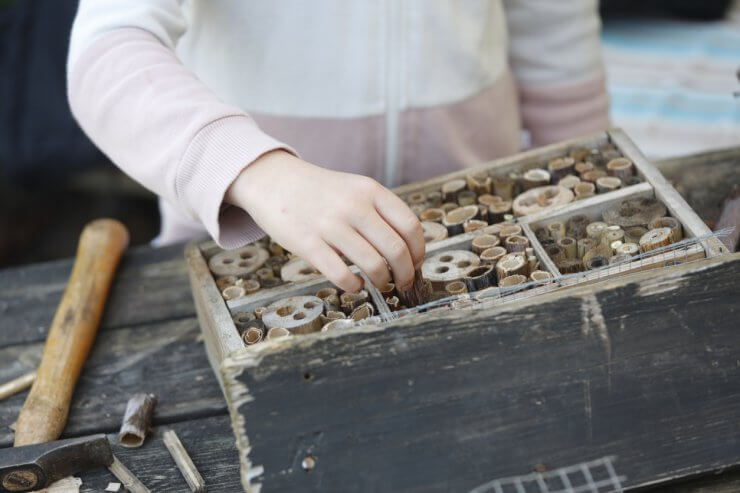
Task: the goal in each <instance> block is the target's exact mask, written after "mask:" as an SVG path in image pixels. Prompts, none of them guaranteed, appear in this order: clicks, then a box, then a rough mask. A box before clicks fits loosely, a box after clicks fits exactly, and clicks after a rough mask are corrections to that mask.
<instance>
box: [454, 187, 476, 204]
mask: <svg viewBox="0 0 740 493" xmlns="http://www.w3.org/2000/svg"><path fill="white" fill-rule="evenodd" d="M457 203H458V204H460V207H465V206H466V205H473V204H477V203H478V196H477V195H476V194H475V192H474V191H472V190H461V191H460V192H458V193H457Z"/></svg>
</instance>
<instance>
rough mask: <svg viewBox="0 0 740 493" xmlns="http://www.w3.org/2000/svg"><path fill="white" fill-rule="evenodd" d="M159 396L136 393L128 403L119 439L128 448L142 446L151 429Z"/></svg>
mask: <svg viewBox="0 0 740 493" xmlns="http://www.w3.org/2000/svg"><path fill="white" fill-rule="evenodd" d="M156 405H157V397H156V396H155V395H154V394H144V393H140V394H134V395H133V396H131V398H130V399H129V400H128V403H127V404H126V412H124V413H123V423H122V424H121V431H119V432H118V441H119V442H120V444H121V446H123V447H127V448H136V447H141V445H142V444H143V443H144V439H145V438H146V435H147V433H149V430H150V429H151V424H152V416H153V415H154V407H155V406H156Z"/></svg>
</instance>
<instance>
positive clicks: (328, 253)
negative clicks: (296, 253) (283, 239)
mask: <svg viewBox="0 0 740 493" xmlns="http://www.w3.org/2000/svg"><path fill="white" fill-rule="evenodd" d="M307 247H308V248H307V250H308V253H310V255H307V256H306V257H304V258H306V259H307V260H308V261H309V262H311V264H312V265H313V266H314V267H316V269H318V270H319V271H320V272H321V273H322V274H324V276H326V278H327V279H329V280H330V281H331V282H332V283H334V284H335V285H336V286H338V287H339V288H340V289H342V290H343V291H349V292H350V293H356V292H357V291H359V290H360V289H362V285H363V281H362V278H361V277H360V276H358V275H356V274H353V273H352V271H350V270H349V268H348V267H347V265H346V264H345V263H344V262H343V261H342V259H341V258H339V255H338V254H337V252H335V251H334V249H333V248H331V247H330V246H329V245H327V244H326V243H324V242H323V241H317V242H316V244H314V245H307Z"/></svg>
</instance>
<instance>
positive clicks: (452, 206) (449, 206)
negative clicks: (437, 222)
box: [437, 202, 460, 214]
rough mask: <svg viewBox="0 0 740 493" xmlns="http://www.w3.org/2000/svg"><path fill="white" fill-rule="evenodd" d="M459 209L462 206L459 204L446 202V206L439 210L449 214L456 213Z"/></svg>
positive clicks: (443, 205) (441, 205)
mask: <svg viewBox="0 0 740 493" xmlns="http://www.w3.org/2000/svg"><path fill="white" fill-rule="evenodd" d="M458 207H460V206H459V205H458V204H457V202H445V203H444V204H440V205H439V206H438V207H437V208H438V209H442V210H443V211H445V214H447V213H448V212H450V211H454V210H455V209H457V208H458Z"/></svg>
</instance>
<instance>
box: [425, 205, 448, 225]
mask: <svg viewBox="0 0 740 493" xmlns="http://www.w3.org/2000/svg"><path fill="white" fill-rule="evenodd" d="M444 217H445V211H443V210H442V209H439V208H431V209H424V210H423V211H422V212H421V214H419V220H420V221H432V222H435V223H441V222H442V219H444Z"/></svg>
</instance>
